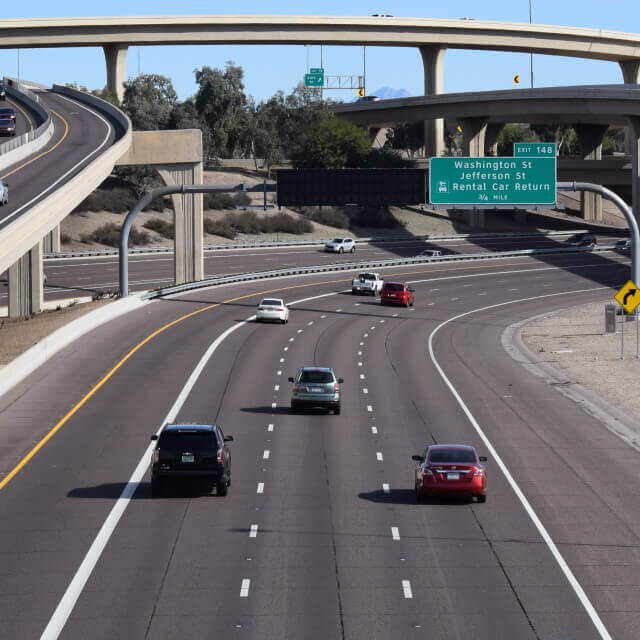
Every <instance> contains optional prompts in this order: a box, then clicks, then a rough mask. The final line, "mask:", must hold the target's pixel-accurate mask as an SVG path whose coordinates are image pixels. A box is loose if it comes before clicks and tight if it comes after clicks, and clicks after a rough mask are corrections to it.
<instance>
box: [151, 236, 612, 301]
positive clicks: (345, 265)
mask: <svg viewBox="0 0 640 640" xmlns="http://www.w3.org/2000/svg"><path fill="white" fill-rule="evenodd" d="M613 249H615V247H614V246H613V245H610V246H603V247H589V248H587V247H560V248H549V249H521V250H518V251H500V252H488V251H487V252H479V253H467V254H453V255H447V256H439V257H437V258H396V259H391V260H363V261H360V262H340V263H337V264H335V263H334V264H325V265H315V266H307V267H291V268H290V269H275V270H273V271H253V272H246V273H236V274H231V275H225V276H218V277H216V278H209V279H207V280H199V281H198V282H187V283H185V284H180V285H172V286H169V287H160V288H158V289H155V290H153V291H149V292H147V293H145V294H143V295H142V298H143V299H144V300H151V299H154V298H160V297H162V296H167V295H172V294H176V293H184V292H186V291H192V290H194V289H202V288H204V287H211V286H216V285H221V284H232V283H234V282H249V281H251V280H267V279H269V278H279V277H285V276H296V275H305V274H308V273H326V272H331V271H353V270H361V269H367V270H368V269H374V268H376V267H377V268H384V267H395V266H400V265H412V264H428V263H438V262H457V261H468V260H492V259H493V260H495V259H501V258H517V257H526V256H532V255H553V254H565V253H594V252H601V251H611V250H613Z"/></svg>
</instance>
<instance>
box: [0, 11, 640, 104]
mask: <svg viewBox="0 0 640 640" xmlns="http://www.w3.org/2000/svg"><path fill="white" fill-rule="evenodd" d="M531 3H532V7H533V22H534V23H538V24H554V25H567V26H581V27H592V28H598V29H608V30H617V31H627V32H629V31H632V32H633V31H635V32H637V33H640V1H639V0H582V1H579V0H531ZM96 7H98V8H99V9H100V10H101V11H96ZM105 10H108V12H107V11H105ZM178 10H180V11H179V12H180V13H181V14H185V15H191V14H245V15H256V14H281V15H283V14H284V15H301V14H305V15H351V16H368V15H371V14H372V13H391V14H393V15H394V16H406V17H424V18H462V17H465V18H475V19H476V20H495V21H506V22H528V21H529V0H481V1H479V0H459V1H457V2H447V3H444V2H441V1H440V0H438V1H436V0H422V1H413V0H406V1H403V0H394V1H393V2H391V1H390V0H374V1H373V2H360V1H356V2H349V3H345V2H344V1H343V2H339V1H337V0H324V1H323V2H317V0H307V2H305V3H301V2H284V1H282V2H276V1H272V2H270V3H265V2H255V1H243V0H236V2H234V3H229V2H203V1H201V0H195V1H194V0H192V1H191V2H189V3H186V4H185V5H182V4H181V3H176V2H175V1H172V2H168V1H166V0H155V1H154V2H151V1H149V0H142V1H140V0H138V1H137V2H135V3H132V2H123V1H122V0H111V1H110V2H109V3H104V4H100V5H98V4H96V5H87V4H86V2H79V1H77V0H74V1H71V0H60V1H59V2H56V3H53V2H46V3H45V2H43V1H42V0H36V1H35V2H32V3H29V4H27V5H20V4H19V3H8V4H6V5H5V6H3V14H4V16H3V17H4V18H29V17H57V16H59V17H62V16H94V15H113V16H117V15H174V14H176V13H178ZM307 52H308V53H309V57H310V62H311V66H320V47H318V46H314V47H310V48H309V49H308V50H307V49H306V48H305V47H304V46H228V45H225V46H171V47H141V48H138V47H131V48H130V49H129V55H128V61H127V73H128V75H129V76H130V77H133V76H135V75H137V73H138V69H140V71H141V72H142V73H159V74H163V75H166V76H168V77H170V78H171V80H172V81H173V84H174V87H175V88H176V91H177V92H178V95H179V96H180V98H181V99H184V98H187V97H189V96H190V95H192V94H193V93H194V92H195V89H196V87H195V82H194V75H193V70H194V69H195V68H199V67H202V66H203V65H209V66H217V67H222V66H224V63H225V61H227V60H233V61H234V62H235V63H236V64H239V65H241V66H242V67H243V68H244V70H245V86H246V91H247V93H249V94H252V95H253V96H254V97H255V98H256V99H257V100H260V99H264V98H267V97H269V96H270V95H272V94H273V93H275V92H276V91H277V90H278V89H282V90H284V91H285V92H289V91H290V90H291V89H292V88H293V87H294V86H295V85H296V84H297V83H298V82H299V81H300V80H301V79H302V77H303V74H304V73H305V70H306V62H307ZM18 57H19V60H20V76H21V77H22V78H26V79H30V80H35V81H38V82H42V83H45V84H52V83H53V82H59V83H65V82H77V83H78V84H80V85H85V86H87V87H89V88H90V89H95V88H102V87H103V86H104V84H105V81H106V80H105V78H106V74H105V65H104V56H103V54H102V50H101V49H100V48H97V47H96V48H82V49H78V48H75V49H66V48H65V49H26V50H22V51H21V52H20V54H19V56H18V52H17V51H16V50H15V49H14V50H0V71H1V72H2V74H3V75H9V76H15V75H16V74H17V70H18V69H17V65H18ZM323 63H324V68H325V73H326V74H331V75H337V74H354V75H355V74H360V73H361V72H362V64H363V61H362V47H324V50H323ZM534 72H535V84H536V86H557V85H563V84H574V85H576V84H600V83H618V82H622V75H621V73H620V70H619V67H618V65H617V64H616V63H612V62H597V61H595V62H594V61H587V60H578V59H572V58H560V57H556V56H540V55H537V56H535V57H534ZM514 74H520V75H521V77H522V81H521V85H520V86H523V87H526V86H528V80H529V56H528V55H527V54H516V53H501V52H476V51H456V50H449V51H448V52H447V54H446V59H445V91H447V92H454V91H479V90H493V89H510V88H513V87H514V85H513V80H512V78H513V75H514ZM366 82H367V92H368V93H371V92H372V91H373V90H375V89H377V88H379V87H383V86H391V87H393V88H395V89H400V88H403V89H406V90H408V91H409V94H410V95H420V94H421V93H422V89H423V79H422V62H421V59H420V55H419V53H418V51H417V50H416V49H413V48H387V47H368V48H367V68H366ZM329 95H330V97H334V98H340V99H343V100H351V99H353V97H355V92H339V91H331V92H329Z"/></svg>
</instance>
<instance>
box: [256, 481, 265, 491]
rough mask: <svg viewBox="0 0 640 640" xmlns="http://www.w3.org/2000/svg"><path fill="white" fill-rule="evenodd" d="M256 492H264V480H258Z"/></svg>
mask: <svg viewBox="0 0 640 640" xmlns="http://www.w3.org/2000/svg"><path fill="white" fill-rule="evenodd" d="M256 493H264V482H258V488H257V489H256Z"/></svg>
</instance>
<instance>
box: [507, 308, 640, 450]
mask: <svg viewBox="0 0 640 640" xmlns="http://www.w3.org/2000/svg"><path fill="white" fill-rule="evenodd" d="M611 302H612V300H611V298H610V297H606V298H604V297H603V299H602V300H601V301H599V302H593V303H589V304H584V305H579V306H575V307H570V308H567V309H563V310H560V311H555V312H552V313H548V314H543V315H541V316H537V317H535V318H530V319H528V320H525V321H523V322H520V323H517V324H516V325H512V327H510V328H509V329H507V331H505V334H504V336H503V345H504V347H505V349H506V350H507V352H509V353H510V354H511V355H512V357H514V359H516V360H518V361H519V362H521V363H522V364H523V365H524V366H525V367H526V368H528V369H529V370H530V371H531V372H532V373H534V374H536V375H539V376H541V377H543V378H546V379H547V381H548V382H549V383H550V384H552V385H554V386H555V388H556V389H557V390H558V391H559V392H560V393H563V394H564V395H566V396H568V397H570V398H571V399H572V400H574V401H575V402H577V403H579V404H580V405H581V406H582V407H583V408H584V409H585V410H586V411H588V412H589V413H591V414H592V415H594V416H596V417H597V418H598V419H600V420H601V421H602V422H603V423H604V424H605V425H606V426H607V427H608V428H610V429H611V430H612V431H615V432H616V433H617V434H618V435H620V436H621V437H622V438H624V439H625V440H627V441H628V442H629V443H630V444H632V445H633V446H636V447H637V448H640V394H638V392H637V388H638V383H637V380H638V376H639V375H640V359H638V358H636V349H637V347H638V344H637V342H636V323H635V322H628V321H627V322H625V323H624V360H622V359H621V358H620V355H621V327H622V323H621V317H618V325H617V332H616V333H605V332H604V305H605V304H607V303H611Z"/></svg>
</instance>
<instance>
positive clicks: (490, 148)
mask: <svg viewBox="0 0 640 640" xmlns="http://www.w3.org/2000/svg"><path fill="white" fill-rule="evenodd" d="M503 129H504V123H503V122H490V123H489V124H488V125H487V132H486V134H485V138H484V155H485V156H497V155H498V138H499V137H500V134H501V133H502V130H503Z"/></svg>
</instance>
